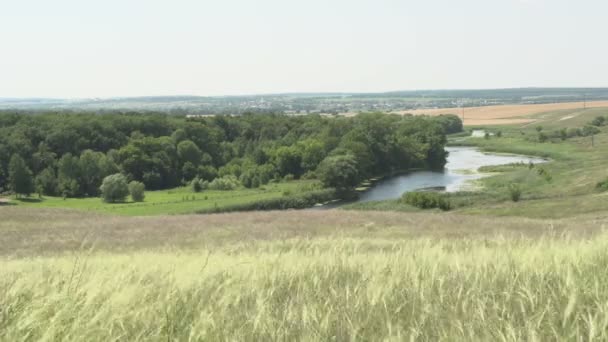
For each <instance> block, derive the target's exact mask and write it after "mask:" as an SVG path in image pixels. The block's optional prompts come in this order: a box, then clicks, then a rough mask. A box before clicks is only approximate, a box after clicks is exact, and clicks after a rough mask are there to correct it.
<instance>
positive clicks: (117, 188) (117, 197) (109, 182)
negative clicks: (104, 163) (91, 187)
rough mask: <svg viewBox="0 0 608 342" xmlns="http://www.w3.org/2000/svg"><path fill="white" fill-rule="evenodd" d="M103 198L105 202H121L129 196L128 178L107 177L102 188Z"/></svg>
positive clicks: (118, 176)
mask: <svg viewBox="0 0 608 342" xmlns="http://www.w3.org/2000/svg"><path fill="white" fill-rule="evenodd" d="M99 190H101V196H102V198H103V200H104V201H105V202H110V203H114V202H121V201H124V200H125V198H126V197H127V195H129V185H128V184H127V178H126V177H125V176H124V175H122V174H120V173H117V174H114V175H110V176H107V177H106V178H104V179H103V182H102V184H101V187H100V188H99Z"/></svg>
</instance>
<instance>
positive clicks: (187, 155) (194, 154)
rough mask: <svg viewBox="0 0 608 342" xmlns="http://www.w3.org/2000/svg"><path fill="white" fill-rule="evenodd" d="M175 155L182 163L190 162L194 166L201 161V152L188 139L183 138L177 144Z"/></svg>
mask: <svg viewBox="0 0 608 342" xmlns="http://www.w3.org/2000/svg"><path fill="white" fill-rule="evenodd" d="M177 155H178V156H179V159H180V160H181V161H182V163H186V162H190V163H192V165H194V166H198V165H199V164H200V162H201V158H202V156H203V153H202V152H201V150H200V149H199V148H198V146H196V144H195V143H193V142H192V141H190V140H184V141H182V142H180V143H179V144H178V145H177Z"/></svg>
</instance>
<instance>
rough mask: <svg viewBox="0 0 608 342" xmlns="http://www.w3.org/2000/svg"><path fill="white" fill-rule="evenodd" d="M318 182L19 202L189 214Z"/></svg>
mask: <svg viewBox="0 0 608 342" xmlns="http://www.w3.org/2000/svg"><path fill="white" fill-rule="evenodd" d="M314 186H315V182H314V181H293V182H284V183H273V184H267V185H265V186H263V187H261V188H258V189H238V190H233V191H213V190H207V191H203V192H200V193H194V192H192V190H191V189H190V188H189V187H184V188H177V189H172V190H161V191H147V192H146V198H145V201H144V202H142V203H133V202H130V201H129V202H125V203H104V202H103V201H102V200H101V199H99V198H68V199H65V200H64V199H63V198H61V197H44V198H43V199H42V200H41V201H39V200H38V199H37V198H31V199H25V200H22V201H19V200H15V201H13V203H17V204H18V205H19V206H27V207H33V208H71V209H79V210H87V211H96V212H104V213H111V214H118V215H131V216H134V215H166V214H187V213H193V212H195V211H197V210H203V209H211V208H214V207H218V208H221V207H224V206H230V205H235V204H243V203H251V202H255V201H259V200H264V199H271V198H277V197H281V196H283V194H284V193H285V192H288V193H290V194H296V193H300V192H304V191H306V190H308V189H310V188H312V187H314Z"/></svg>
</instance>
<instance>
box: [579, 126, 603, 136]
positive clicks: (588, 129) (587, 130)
mask: <svg viewBox="0 0 608 342" xmlns="http://www.w3.org/2000/svg"><path fill="white" fill-rule="evenodd" d="M599 132H601V131H600V129H599V128H597V127H595V126H585V127H583V131H582V135H583V136H584V137H588V136H590V135H594V134H598V133H599Z"/></svg>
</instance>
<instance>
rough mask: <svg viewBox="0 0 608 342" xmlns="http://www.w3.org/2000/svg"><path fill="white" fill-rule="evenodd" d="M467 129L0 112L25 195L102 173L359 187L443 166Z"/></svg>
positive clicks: (153, 184)
mask: <svg viewBox="0 0 608 342" xmlns="http://www.w3.org/2000/svg"><path fill="white" fill-rule="evenodd" d="M460 130H462V123H461V121H460V120H459V119H458V117H456V116H453V115H445V116H439V117H426V116H398V115H387V114H380V113H366V114H359V115H357V116H355V117H351V118H347V117H322V116H319V115H308V116H298V117H294V116H286V115H279V114H245V115H240V116H215V117H210V118H196V119H192V118H190V119H188V118H185V117H178V116H170V115H165V114H153V113H106V114H91V113H63V112H59V113H24V112H9V111H5V112H0V192H7V191H10V190H12V187H11V182H12V183H13V184H14V183H15V182H17V181H19V182H25V183H27V182H28V181H27V178H30V179H31V182H30V183H31V185H29V186H28V188H29V191H26V192H27V193H29V192H31V193H34V192H37V193H39V194H44V195H52V196H64V197H83V196H98V195H99V192H100V190H99V188H100V185H101V182H102V180H103V179H104V177H106V176H108V175H112V174H116V173H122V174H124V175H125V176H126V177H127V178H128V179H129V180H136V181H141V182H143V183H144V184H145V187H146V189H149V190H155V189H167V188H173V187H176V186H180V185H183V184H188V183H189V182H191V180H193V179H195V178H197V179H200V180H206V181H213V180H215V179H222V178H230V179H233V180H235V179H236V180H237V181H238V182H240V183H241V184H242V185H243V186H245V187H258V186H260V185H263V184H266V183H268V182H270V181H271V180H278V179H285V178H287V179H299V178H317V177H319V173H321V172H322V173H323V181H324V183H325V185H326V186H328V187H329V186H331V187H338V188H339V187H342V186H344V187H349V186H351V187H352V186H354V185H356V182H358V181H360V180H362V179H365V178H368V177H370V176H376V175H381V174H384V173H387V172H392V171H396V170H404V169H409V168H441V167H443V165H444V164H445V160H446V159H445V158H446V153H445V151H444V145H445V142H446V138H445V134H446V133H453V132H458V131H460ZM17 178H19V180H18V179H17ZM13 187H14V186H13ZM13 190H14V189H13Z"/></svg>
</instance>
